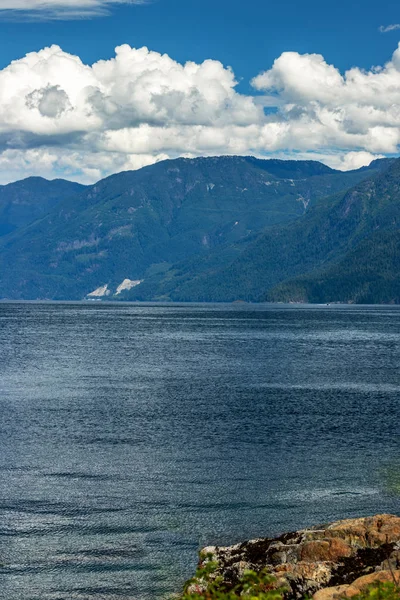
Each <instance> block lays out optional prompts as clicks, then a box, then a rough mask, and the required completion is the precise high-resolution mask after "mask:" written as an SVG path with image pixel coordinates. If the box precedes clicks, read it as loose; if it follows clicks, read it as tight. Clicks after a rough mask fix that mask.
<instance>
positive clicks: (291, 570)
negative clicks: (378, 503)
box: [198, 515, 400, 600]
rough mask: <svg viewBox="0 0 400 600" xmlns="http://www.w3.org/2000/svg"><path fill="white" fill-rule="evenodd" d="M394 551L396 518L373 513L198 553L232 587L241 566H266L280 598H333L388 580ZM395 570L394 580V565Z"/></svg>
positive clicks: (399, 535) (399, 525)
mask: <svg viewBox="0 0 400 600" xmlns="http://www.w3.org/2000/svg"><path fill="white" fill-rule="evenodd" d="M399 551H400V517H397V516H394V515H376V516H374V517H364V518H360V519H346V520H343V521H336V522H334V523H331V524H328V525H325V526H323V527H318V528H311V529H305V530H300V531H296V532H293V533H287V534H284V535H281V536H279V537H277V538H275V539H268V538H264V539H257V540H251V541H249V542H244V543H242V544H236V545H234V546H230V547H226V548H222V547H210V548H206V549H205V550H204V551H203V552H202V553H201V555H200V558H201V560H203V561H204V560H205V557H206V556H207V554H211V556H212V560H213V561H214V562H216V564H217V565H218V567H217V571H216V573H215V576H216V577H219V578H221V580H222V581H223V584H224V586H225V588H226V589H232V588H233V587H235V585H237V584H238V583H239V582H240V579H241V576H242V575H243V573H244V571H245V570H246V569H247V568H248V569H251V570H254V571H256V572H259V571H261V570H262V569H266V570H267V571H269V572H270V573H271V574H272V575H275V577H277V578H278V579H279V581H280V582H283V583H285V582H286V585H287V587H288V592H287V593H286V594H285V597H286V600H302V599H304V598H306V597H310V596H312V595H313V594H314V598H315V600H336V598H343V597H347V598H351V597H352V596H354V595H356V594H358V593H359V591H360V589H361V588H360V587H359V586H360V585H361V586H362V585H368V584H369V583H371V582H375V581H390V580H391V579H390V578H391V577H392V576H391V574H390V571H389V570H388V566H390V567H391V568H392V569H396V568H397V569H398V568H399V566H400V554H399ZM396 573H398V578H399V581H400V570H398V571H396ZM388 574H389V575H388ZM198 583H199V584H200V585H202V584H203V585H204V582H202V581H199V582H198ZM356 584H357V585H356Z"/></svg>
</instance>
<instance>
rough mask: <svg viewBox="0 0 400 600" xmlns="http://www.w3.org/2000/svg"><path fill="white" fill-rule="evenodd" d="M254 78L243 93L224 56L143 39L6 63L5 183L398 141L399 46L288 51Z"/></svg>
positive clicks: (356, 157) (0, 144) (346, 160)
mask: <svg viewBox="0 0 400 600" xmlns="http://www.w3.org/2000/svg"><path fill="white" fill-rule="evenodd" d="M22 1H23V0H21V2H22ZM0 2H1V0H0ZM0 6H1V4H0ZM252 85H253V86H254V88H255V90H256V91H257V95H245V94H241V93H239V92H238V91H237V81H236V79H235V75H234V73H233V71H232V70H231V69H230V68H226V67H224V66H223V65H222V64H221V63H220V62H218V61H215V60H206V61H204V62H203V63H201V64H197V63H194V62H187V63H186V64H180V63H178V62H176V61H174V60H173V59H172V58H170V57H169V56H168V55H165V54H164V55H162V54H159V53H157V52H151V51H149V50H148V49H147V48H140V49H134V48H131V47H129V46H127V45H124V46H120V47H118V48H117V49H116V54H115V56H114V57H113V58H111V59H109V60H101V61H98V62H96V63H95V64H93V65H86V64H84V63H82V61H81V60H80V58H79V57H77V56H74V55H71V54H68V53H66V52H63V51H62V50H61V48H59V47H58V46H52V47H50V48H45V49H43V50H41V51H39V52H32V53H30V54H28V55H26V56H25V57H24V58H22V59H20V60H15V61H13V62H12V63H11V64H10V65H9V66H7V67H6V68H5V69H3V70H2V71H0V182H2V183H4V182H6V181H10V180H13V179H18V178H19V177H22V176H26V175H29V174H32V173H34V174H42V175H44V176H47V177H54V176H64V177H68V178H72V179H76V180H80V181H84V182H91V181H95V180H97V179H99V178H100V177H102V176H105V175H108V174H109V173H112V172H116V171H120V170H125V169H132V168H139V167H141V166H144V165H147V164H150V163H152V162H156V161H158V160H163V159H165V158H174V157H177V156H190V157H193V156H200V155H202V156H204V155H206V156H207V155H220V154H242V155H244V154H254V155H257V156H267V157H270V156H274V157H281V158H289V157H294V158H308V159H310V158H315V159H316V160H323V161H324V162H326V163H327V164H329V165H331V166H334V167H337V168H341V169H350V168H358V167H360V166H363V165H365V164H368V163H369V162H371V160H373V159H374V158H376V157H378V156H381V155H385V154H393V153H396V152H397V150H398V146H399V144H400V49H397V50H396V51H395V52H394V54H393V57H392V59H391V60H390V61H389V62H388V63H387V64H386V65H384V66H383V67H377V68H373V69H371V70H370V71H363V70H361V69H358V68H353V69H350V70H349V71H347V72H346V73H344V74H341V73H340V72H339V70H338V69H337V68H336V67H334V66H333V65H329V64H327V63H326V61H325V60H324V58H323V57H322V56H320V55H317V54H306V55H301V54H298V53H295V52H286V53H284V54H282V55H281V56H280V57H279V58H278V59H277V60H276V61H275V62H274V64H273V65H272V67H271V68H270V69H269V70H267V71H265V72H263V73H261V74H260V75H258V76H257V77H256V78H255V79H254V80H253V82H252ZM266 107H267V108H268V110H265V108H266ZM271 108H273V110H271Z"/></svg>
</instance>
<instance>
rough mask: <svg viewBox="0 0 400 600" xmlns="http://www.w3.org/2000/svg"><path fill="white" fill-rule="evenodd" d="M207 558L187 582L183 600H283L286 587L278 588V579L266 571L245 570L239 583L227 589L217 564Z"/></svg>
mask: <svg viewBox="0 0 400 600" xmlns="http://www.w3.org/2000/svg"><path fill="white" fill-rule="evenodd" d="M207 559H208V560H206V561H205V562H204V563H203V564H202V565H201V567H199V568H198V569H197V571H196V574H195V576H194V577H193V579H190V580H189V581H188V582H187V584H186V586H185V591H184V594H183V596H182V600H236V599H237V598H239V597H240V598H247V599H248V600H282V598H283V593H284V589H283V588H277V585H276V579H275V578H274V577H272V576H271V575H270V574H269V573H267V572H266V571H261V572H260V573H256V572H255V571H250V570H248V571H245V572H244V574H243V577H242V578H241V580H240V581H239V582H238V584H237V585H235V586H234V587H232V588H230V589H227V588H226V585H225V584H224V582H223V578H222V577H220V576H218V575H216V574H215V572H216V569H217V564H216V563H215V562H213V561H212V560H211V557H207Z"/></svg>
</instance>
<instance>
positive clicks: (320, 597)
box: [313, 585, 358, 600]
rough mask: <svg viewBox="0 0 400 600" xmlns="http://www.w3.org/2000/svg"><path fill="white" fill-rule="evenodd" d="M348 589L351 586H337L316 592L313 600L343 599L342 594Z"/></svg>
mask: <svg viewBox="0 0 400 600" xmlns="http://www.w3.org/2000/svg"><path fill="white" fill-rule="evenodd" d="M350 587H351V586H349V585H337V586H335V587H329V588H325V589H323V590H318V592H316V593H315V594H314V596H313V600H339V599H341V598H343V596H344V594H345V593H346V592H347V590H348V588H350ZM357 593H358V592H357ZM347 597H348V596H347Z"/></svg>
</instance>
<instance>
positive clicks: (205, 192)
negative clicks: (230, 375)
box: [0, 157, 390, 300]
mask: <svg viewBox="0 0 400 600" xmlns="http://www.w3.org/2000/svg"><path fill="white" fill-rule="evenodd" d="M388 164H390V161H386V160H383V161H377V162H375V163H374V164H372V165H371V167H369V168H367V169H360V170H357V171H351V172H346V173H343V172H340V171H334V170H332V169H330V168H329V167H326V166H325V165H322V164H321V163H318V162H313V161H278V160H258V159H255V158H252V157H219V158H199V159H177V160H172V161H165V162H162V163H158V164H156V165H152V166H150V167H146V168H143V169H140V170H139V171H129V172H124V173H120V174H118V175H113V176H111V177H108V178H107V179H104V180H102V181H100V182H99V183H97V184H96V185H94V186H90V187H88V188H85V189H79V190H78V193H77V194H75V195H73V196H71V195H70V194H69V193H68V194H65V195H64V196H62V194H59V195H58V196H57V197H56V199H55V201H54V202H55V206H54V207H53V208H52V209H50V210H49V206H47V207H46V208H45V209H44V210H43V211H42V214H43V216H42V217H41V215H38V216H39V218H36V220H35V221H34V222H29V221H32V219H31V218H30V217H29V218H28V217H27V219H26V223H28V224H26V225H25V226H22V227H21V226H19V227H18V229H15V230H14V231H11V232H10V233H8V235H5V236H3V237H2V238H0V297H3V298H16V299H18V298H23V299H36V298H51V299H82V298H84V297H86V296H87V295H88V294H90V293H91V292H93V291H94V290H96V289H98V288H100V291H99V292H98V296H99V297H101V295H102V294H103V295H105V294H110V295H114V294H115V292H116V290H117V288H118V286H119V285H120V284H121V283H122V282H123V281H125V280H128V281H131V282H135V283H137V282H139V281H140V282H141V283H140V285H137V287H135V288H134V289H131V290H130V291H125V292H122V293H121V294H120V296H119V297H121V298H125V299H135V298H140V299H144V300H151V299H155V298H156V299H157V298H170V299H185V300H198V299H205V300H231V299H236V298H237V297H245V298H248V299H258V298H260V297H261V296H262V295H263V294H265V292H266V290H267V289H268V286H269V281H270V280H269V279H268V276H267V277H265V276H262V277H261V278H260V279H259V274H260V270H262V264H263V260H262V253H261V255H260V257H259V259H257V260H253V259H252V258H251V257H252V252H253V253H254V252H256V251H257V247H259V248H260V249H261V247H262V244H261V245H260V246H257V244H260V243H261V242H260V241H259V240H258V236H260V234H261V232H263V231H269V230H271V231H275V232H276V233H274V235H275V236H278V237H279V236H282V235H283V234H282V233H279V232H282V231H284V229H283V230H282V226H283V225H285V224H288V223H294V222H295V223H297V222H298V223H299V224H300V223H302V222H303V221H304V219H305V217H306V216H307V215H308V214H310V212H313V210H317V209H318V207H319V206H321V209H322V207H323V206H325V205H326V204H328V205H330V204H331V203H332V202H333V200H332V197H335V194H340V193H342V192H343V190H345V189H348V188H350V187H352V186H354V185H355V184H357V183H359V182H360V181H363V180H365V179H367V178H370V177H371V176H374V175H376V174H377V173H379V172H380V171H381V170H382V169H384V168H386V167H387V166H388ZM28 182H29V180H26V182H25V183H24V182H19V183H21V184H24V186H27V185H28ZM47 183H51V182H47ZM13 185H14V186H17V184H13ZM72 185H75V184H72ZM0 193H1V192H0ZM327 196H329V197H330V200H328V201H326V200H323V199H324V198H325V197H327ZM44 213H46V214H44ZM0 214H1V213H0ZM308 220H309V219H308ZM4 223H6V219H4V221H0V227H1V226H3V228H5V227H6V225H4ZM18 225H23V223H22V222H18ZM14 226H15V227H16V226H17V225H16V220H15V219H14ZM4 230H5V229H4ZM275 247H276V249H277V252H278V254H277V255H276V256H275V258H274V260H275V261H277V262H278V263H282V256H280V254H279V253H280V252H281V249H279V247H278V245H277V244H276V245H275ZM241 260H242V261H245V264H246V269H247V270H248V276H247V279H248V281H247V280H246V278H245V280H243V281H242V280H241V281H240V286H239V287H238V288H237V287H236V285H237V283H238V282H237V278H235V275H234V272H235V268H236V267H235V265H236V264H240V261H241ZM252 260H253V263H252ZM283 262H285V261H283ZM253 267H254V268H255V270H254V277H253V275H252V274H251V272H250V271H251V269H253ZM180 271H182V272H183V273H184V274H183V280H184V281H183V280H182V277H181V275H180ZM302 272H303V271H301V269H300V270H299V271H296V269H294V270H293V269H292V268H290V269H289V268H288V275H296V274H298V273H302ZM210 273H211V275H210ZM221 277H222V279H221ZM250 280H252V281H250ZM281 280H282V279H281V278H280V277H279V276H278V277H275V279H273V282H274V283H278V282H279V281H281ZM271 281H272V280H271ZM247 283H248V285H247ZM132 285H133V283H132ZM105 286H107V287H105ZM128 287H129V286H128ZM244 288H246V290H247V291H246V293H244Z"/></svg>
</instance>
